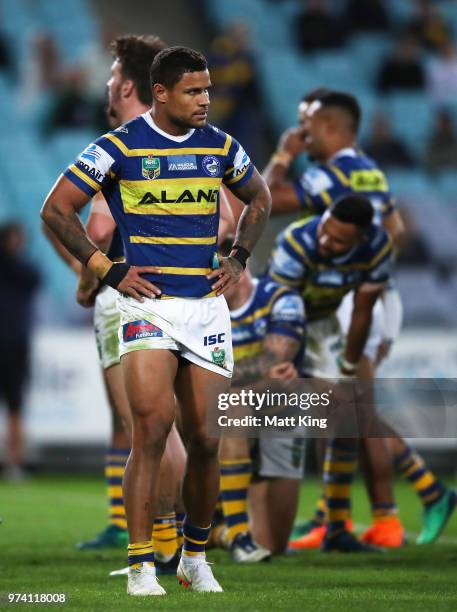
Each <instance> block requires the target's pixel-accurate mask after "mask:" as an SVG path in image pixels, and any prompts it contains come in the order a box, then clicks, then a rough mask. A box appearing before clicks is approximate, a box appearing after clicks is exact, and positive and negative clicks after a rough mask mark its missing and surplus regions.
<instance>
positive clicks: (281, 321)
mask: <svg viewBox="0 0 457 612" xmlns="http://www.w3.org/2000/svg"><path fill="white" fill-rule="evenodd" d="M225 295H226V299H227V303H228V306H229V309H230V318H231V321H232V342H233V351H234V361H235V367H234V374H233V378H232V389H233V388H235V389H236V388H239V387H246V386H249V385H250V384H255V383H257V382H258V381H260V380H261V379H266V378H277V379H278V378H279V379H282V380H288V379H290V378H295V377H297V376H298V373H297V370H296V368H295V365H294V362H295V361H296V359H297V357H299V356H300V355H301V353H302V349H303V344H304V328H305V316H304V306H303V301H302V299H301V297H300V296H299V295H298V294H297V293H296V292H295V291H294V290H293V289H290V288H288V287H284V286H281V285H279V284H278V283H276V282H272V281H271V279H269V278H266V277H264V278H253V277H252V276H251V274H250V272H249V271H248V270H246V271H244V272H243V274H242V275H241V278H240V281H239V283H238V285H236V286H234V287H231V288H230V289H229V290H228V291H227V292H226V294H225ZM250 446H251V448H250ZM303 448H304V440H303V439H295V438H293V437H290V438H287V437H281V438H272V437H269V436H267V435H262V436H260V437H259V438H258V439H256V440H255V442H254V444H253V445H250V444H249V441H248V440H247V439H246V438H238V437H225V438H223V439H222V443H221V452H220V463H221V491H220V500H221V506H222V512H223V516H224V523H225V527H226V529H225V534H224V538H225V540H226V542H225V543H226V544H228V545H229V546H230V548H231V551H232V555H233V558H234V560H235V561H237V562H247V563H250V562H257V561H262V560H265V559H267V558H269V557H270V555H271V553H273V554H278V553H282V552H284V550H285V549H286V548H287V541H288V538H289V535H290V531H291V529H292V525H293V521H294V518H295V515H296V511H297V504H298V494H299V487H300V481H301V478H302V476H303V457H304V455H303ZM248 498H249V500H250V505H251V514H250V521H249V513H248ZM249 525H251V528H249Z"/></svg>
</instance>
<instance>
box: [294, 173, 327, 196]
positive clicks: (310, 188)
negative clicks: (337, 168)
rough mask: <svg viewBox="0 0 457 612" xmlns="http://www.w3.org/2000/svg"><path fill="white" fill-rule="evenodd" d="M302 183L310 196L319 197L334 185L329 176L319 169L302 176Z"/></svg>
mask: <svg viewBox="0 0 457 612" xmlns="http://www.w3.org/2000/svg"><path fill="white" fill-rule="evenodd" d="M300 183H301V184H302V187H303V189H304V190H305V191H307V192H308V193H309V194H310V195H312V196H315V195H319V194H320V193H322V192H323V191H327V189H330V188H331V187H332V185H333V183H332V180H331V178H330V177H329V175H328V174H327V173H326V172H324V171H323V170H320V169H319V168H311V169H310V170H308V171H307V172H305V174H304V175H303V176H302V178H301V180H300Z"/></svg>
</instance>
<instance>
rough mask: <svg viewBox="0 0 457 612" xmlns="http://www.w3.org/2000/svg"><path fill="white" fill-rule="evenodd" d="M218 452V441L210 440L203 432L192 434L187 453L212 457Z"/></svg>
mask: <svg viewBox="0 0 457 612" xmlns="http://www.w3.org/2000/svg"><path fill="white" fill-rule="evenodd" d="M218 452H219V439H218V438H210V437H209V436H207V435H206V432H205V431H204V430H201V431H199V432H196V433H194V434H193V435H192V436H191V437H190V438H189V440H188V453H189V454H191V453H192V454H193V455H197V456H201V457H212V456H214V455H217V454H218Z"/></svg>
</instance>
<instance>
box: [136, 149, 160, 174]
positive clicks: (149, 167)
mask: <svg viewBox="0 0 457 612" xmlns="http://www.w3.org/2000/svg"><path fill="white" fill-rule="evenodd" d="M141 174H142V175H143V177H144V178H145V179H148V180H150V179H156V178H157V177H159V176H160V159H159V158H158V157H154V156H153V155H148V156H147V157H143V159H142V160H141Z"/></svg>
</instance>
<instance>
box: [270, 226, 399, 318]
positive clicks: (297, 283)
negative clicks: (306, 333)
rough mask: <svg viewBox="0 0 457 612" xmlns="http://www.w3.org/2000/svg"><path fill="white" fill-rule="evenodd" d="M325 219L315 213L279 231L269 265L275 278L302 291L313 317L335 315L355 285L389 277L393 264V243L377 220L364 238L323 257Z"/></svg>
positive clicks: (307, 314)
mask: <svg viewBox="0 0 457 612" xmlns="http://www.w3.org/2000/svg"><path fill="white" fill-rule="evenodd" d="M320 221H321V217H312V218H311V219H302V220H300V221H296V222H295V223H292V224H291V225H289V226H288V227H287V228H286V229H285V230H284V231H283V232H282V233H281V235H280V236H279V237H278V240H277V244H276V248H275V250H274V251H273V255H272V260H271V262H270V268H269V275H270V277H271V278H272V279H273V280H275V281H277V282H278V283H281V284H283V285H287V286H289V287H293V288H295V289H296V290H298V291H299V292H300V293H301V294H302V295H303V299H304V302H305V310H306V318H307V319H308V320H310V321H313V320H317V319H323V318H325V317H327V316H330V315H332V314H333V313H334V312H335V311H336V310H337V308H338V306H339V305H340V303H341V300H342V299H343V297H344V296H345V295H346V293H348V292H349V291H351V290H352V289H358V288H359V287H361V286H362V285H364V284H368V285H370V284H371V285H382V284H384V283H386V282H387V281H388V280H389V277H390V274H391V268H392V243H391V240H390V238H389V236H388V234H387V232H386V231H385V230H384V228H383V227H382V226H377V225H374V224H373V225H372V226H371V227H370V230H369V232H368V234H367V236H366V240H365V241H364V242H363V243H361V244H360V245H358V246H356V247H354V248H353V249H351V250H350V251H348V252H347V253H345V254H343V255H340V256H338V257H333V258H331V259H324V258H323V257H321V256H320V255H319V251H318V236H317V230H318V227H319V223H320Z"/></svg>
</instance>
